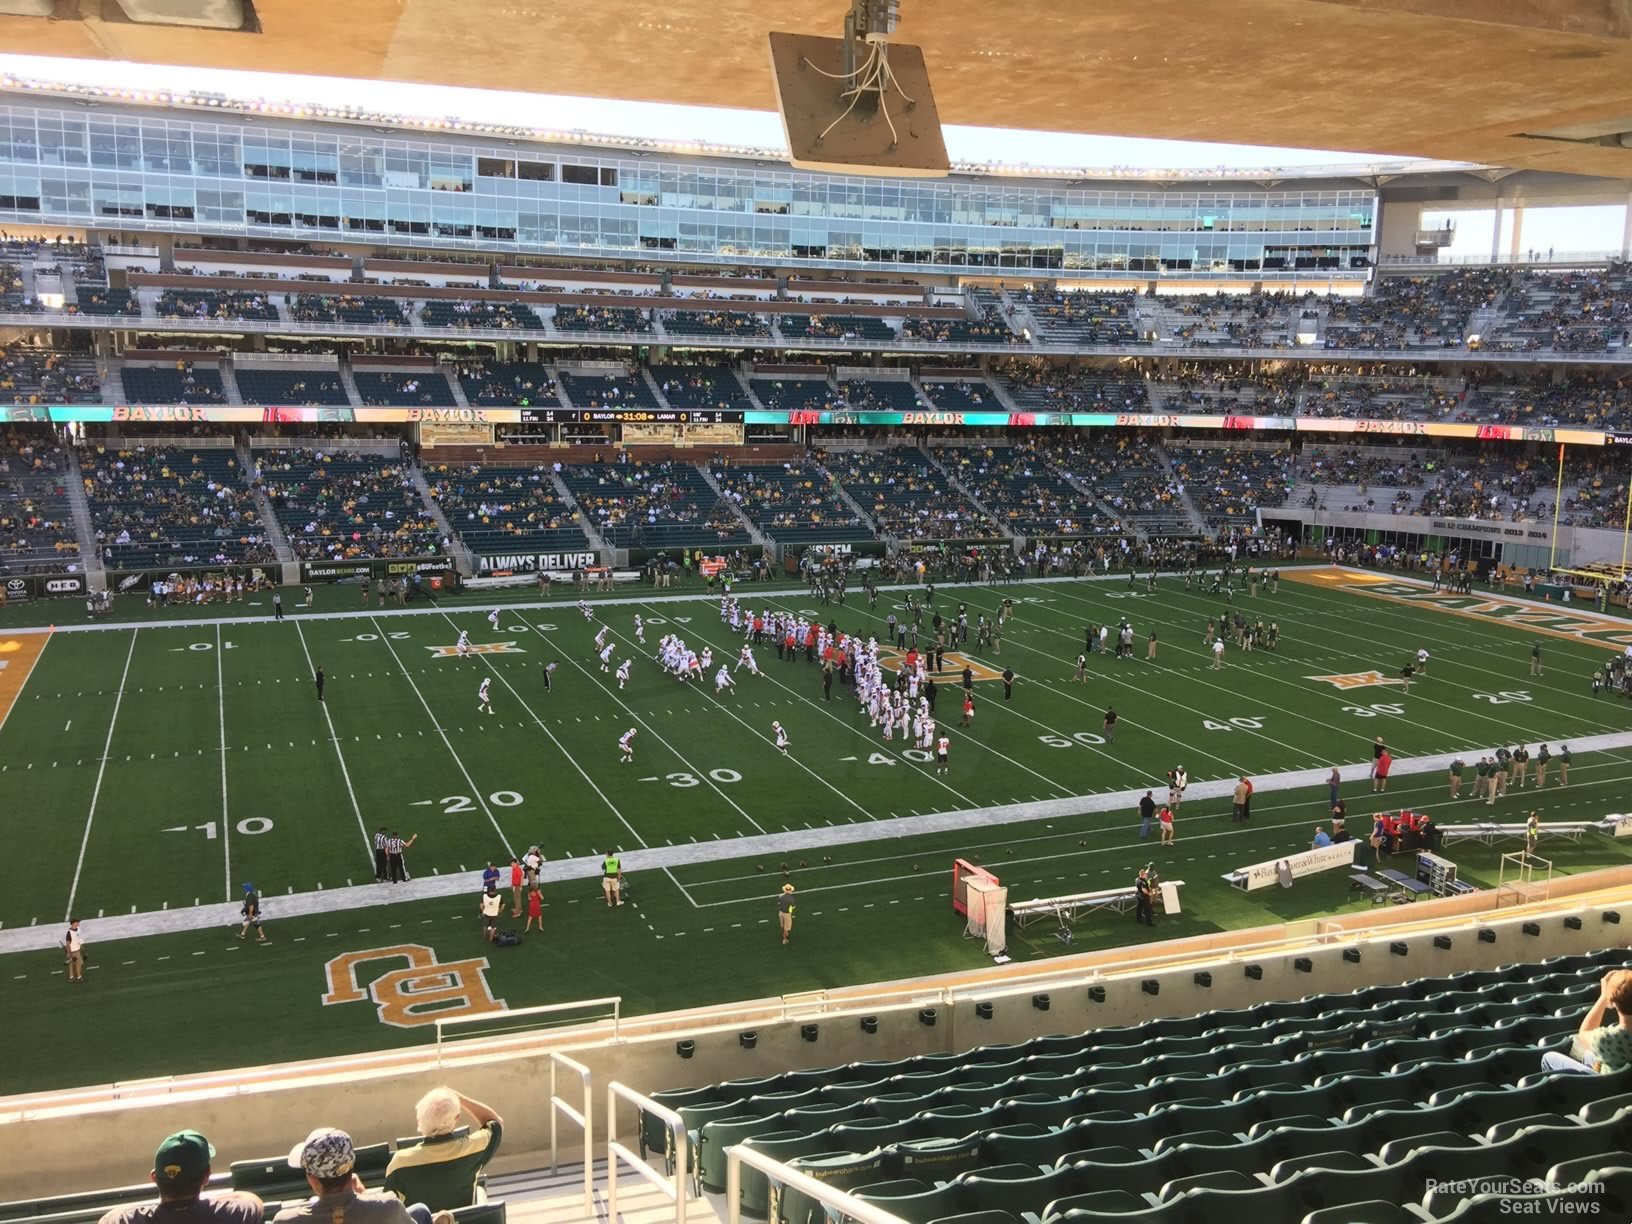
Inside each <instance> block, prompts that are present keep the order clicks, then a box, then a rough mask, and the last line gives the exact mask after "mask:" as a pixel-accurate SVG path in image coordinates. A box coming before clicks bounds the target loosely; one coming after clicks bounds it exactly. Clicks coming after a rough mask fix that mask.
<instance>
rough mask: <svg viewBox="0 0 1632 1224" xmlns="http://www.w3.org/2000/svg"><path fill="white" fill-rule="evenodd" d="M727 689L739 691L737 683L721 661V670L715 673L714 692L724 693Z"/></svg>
mask: <svg viewBox="0 0 1632 1224" xmlns="http://www.w3.org/2000/svg"><path fill="white" fill-rule="evenodd" d="M726 689H730V690H731V691H732V692H733V693H734V692H736V691H737V684H736V681H734V680H732V679H731V673H730V672H729V671H727V670H726V667H725V664H724V663H721V664H720V670H719V671H717V672H715V673H714V692H715V693H723V692H724V691H725V690H726Z"/></svg>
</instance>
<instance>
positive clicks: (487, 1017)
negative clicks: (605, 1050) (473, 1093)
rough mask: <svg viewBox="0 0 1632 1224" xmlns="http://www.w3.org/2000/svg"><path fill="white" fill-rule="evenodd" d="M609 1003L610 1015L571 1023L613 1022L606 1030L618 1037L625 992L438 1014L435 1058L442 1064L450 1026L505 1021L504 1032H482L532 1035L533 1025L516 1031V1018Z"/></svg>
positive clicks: (556, 1014)
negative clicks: (469, 1013) (470, 1013)
mask: <svg viewBox="0 0 1632 1224" xmlns="http://www.w3.org/2000/svg"><path fill="white" fill-rule="evenodd" d="M607 1006H610V1008H611V1015H610V1016H604V1017H602V1018H601V1019H600V1020H599V1021H596V1020H575V1021H572V1023H573V1024H574V1025H575V1026H583V1025H592V1024H596V1023H600V1024H610V1025H611V1032H610V1033H608V1034H606V1035H607V1036H608V1037H610V1038H611V1039H612V1040H614V1041H616V1040H617V1038H618V1025H619V1023H620V1012H621V1009H622V1006H623V996H622V995H606V996H604V997H602V998H599V999H577V1000H574V1001H573V1002H571V1003H544V1004H541V1005H539V1006H538V1007H522V1008H517V1009H515V1010H513V1011H512V1010H508V1009H506V1010H504V1011H490V1012H478V1013H477V1014H476V1015H474V1016H447V1017H438V1018H437V1021H436V1062H437V1065H438V1066H441V1065H442V1040H443V1036H444V1033H445V1032H446V1030H448V1029H451V1028H457V1027H459V1026H460V1025H472V1024H502V1025H504V1026H505V1031H504V1032H503V1033H497V1032H495V1033H484V1034H482V1036H484V1037H495V1036H497V1037H501V1038H502V1037H516V1038H527V1039H531V1038H532V1037H533V1035H534V1032H533V1030H532V1029H528V1030H522V1031H516V1030H514V1029H512V1028H511V1025H512V1023H513V1022H514V1021H517V1020H526V1019H528V1018H530V1017H533V1016H558V1015H560V1013H562V1012H568V1011H572V1012H581V1011H588V1010H590V1009H591V1008H597V1007H607ZM534 1027H535V1028H536V1026H534ZM484 1048H485V1049H489V1050H490V1049H492V1044H491V1042H489V1043H484Z"/></svg>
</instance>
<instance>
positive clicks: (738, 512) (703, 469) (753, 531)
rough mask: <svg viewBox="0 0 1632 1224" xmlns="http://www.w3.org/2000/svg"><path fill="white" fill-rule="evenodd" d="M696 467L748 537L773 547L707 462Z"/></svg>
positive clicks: (769, 539)
mask: <svg viewBox="0 0 1632 1224" xmlns="http://www.w3.org/2000/svg"><path fill="white" fill-rule="evenodd" d="M648 377H649V376H648ZM696 467H697V470H698V471H699V472H700V473H702V477H703V479H704V480H706V481H707V482H708V487H709V488H711V489H713V490H714V495H715V496H716V497H718V498H719V499H720V501H721V502H723V503H724V504H725V505H726V506H727V507H728V508H729V509H730V511H731V513H732V514H733V515H735V516H736V519H737V521H738V522H739V523H741V524H742V525H743V528H744V529H745V530H746V531H747V532H748V538H749V539H750V540H752V541H753V542H754V543H755V544H758V545H759V546H760V547H761V548H768V549H769V548H774V547H775V545H774V544H773V543H772V542H771V538H770V537H769V536H768V535H766V534H765V533H764V532H763V531H761V530H760V529H759V528H758V527H756V526H754V524H753V521H752V520H750V519H749V517H748V516H747V515H746V514H744V513H743V512H742V507H741V506H739V505H737V499H736V498H734V497H732V496H731V495H730V494H729V493H727V492H726V491H725V490H724V489H723V488H721V487H720V482H719V481H717V480H715V479H714V473H713V472H711V471H709V470H708V464H706V463H699V464H697V465H696Z"/></svg>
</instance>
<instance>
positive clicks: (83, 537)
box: [62, 446, 107, 591]
mask: <svg viewBox="0 0 1632 1224" xmlns="http://www.w3.org/2000/svg"><path fill="white" fill-rule="evenodd" d="M66 449H67V452H68V466H67V468H66V469H64V471H63V475H62V481H63V485H64V486H65V488H66V490H67V493H68V508H69V509H70V510H72V511H73V514H74V534H75V535H77V536H78V537H79V557H80V561H81V562H82V563H83V565H84V566H85V580H86V583H87V584H88V585H89V586H90V588H91V590H93V591H99V590H105V589H106V585H107V567H106V566H104V565H103V564H102V557H101V554H100V553H99V552H98V551H97V547H96V526H95V525H94V524H93V523H92V522H91V503H90V500H89V499H88V498H87V497H86V496H85V472H84V469H82V468H81V467H80V466H79V448H78V447H77V446H70V447H67V448H66Z"/></svg>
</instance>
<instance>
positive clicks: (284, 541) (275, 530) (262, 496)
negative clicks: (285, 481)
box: [238, 442, 296, 561]
mask: <svg viewBox="0 0 1632 1224" xmlns="http://www.w3.org/2000/svg"><path fill="white" fill-rule="evenodd" d="M238 471H239V472H240V473H242V474H243V477H244V481H245V482H246V483H248V482H249V481H251V480H253V479H254V478H255V455H254V453H253V452H252V451H251V450H250V449H249V445H248V443H246V442H239V443H238ZM255 513H256V514H258V515H259V516H260V519H261V529H262V530H263V531H264V532H265V533H266V538H267V540H268V541H269V542H270V543H271V545H272V550H273V551H274V552H276V553H277V555H278V560H279V561H294V560H296V557H295V550H294V549H293V548H292V547H290V545H289V536H288V535H287V534H286V533H285V532H284V530H283V524H282V523H280V522H279V521H278V516H277V513H276V512H275V511H274V510H273V509H272V498H271V497H270V496H268V495H267V492H266V490H265V489H263V488H261V487H260V486H259V485H257V486H256V487H255Z"/></svg>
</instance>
